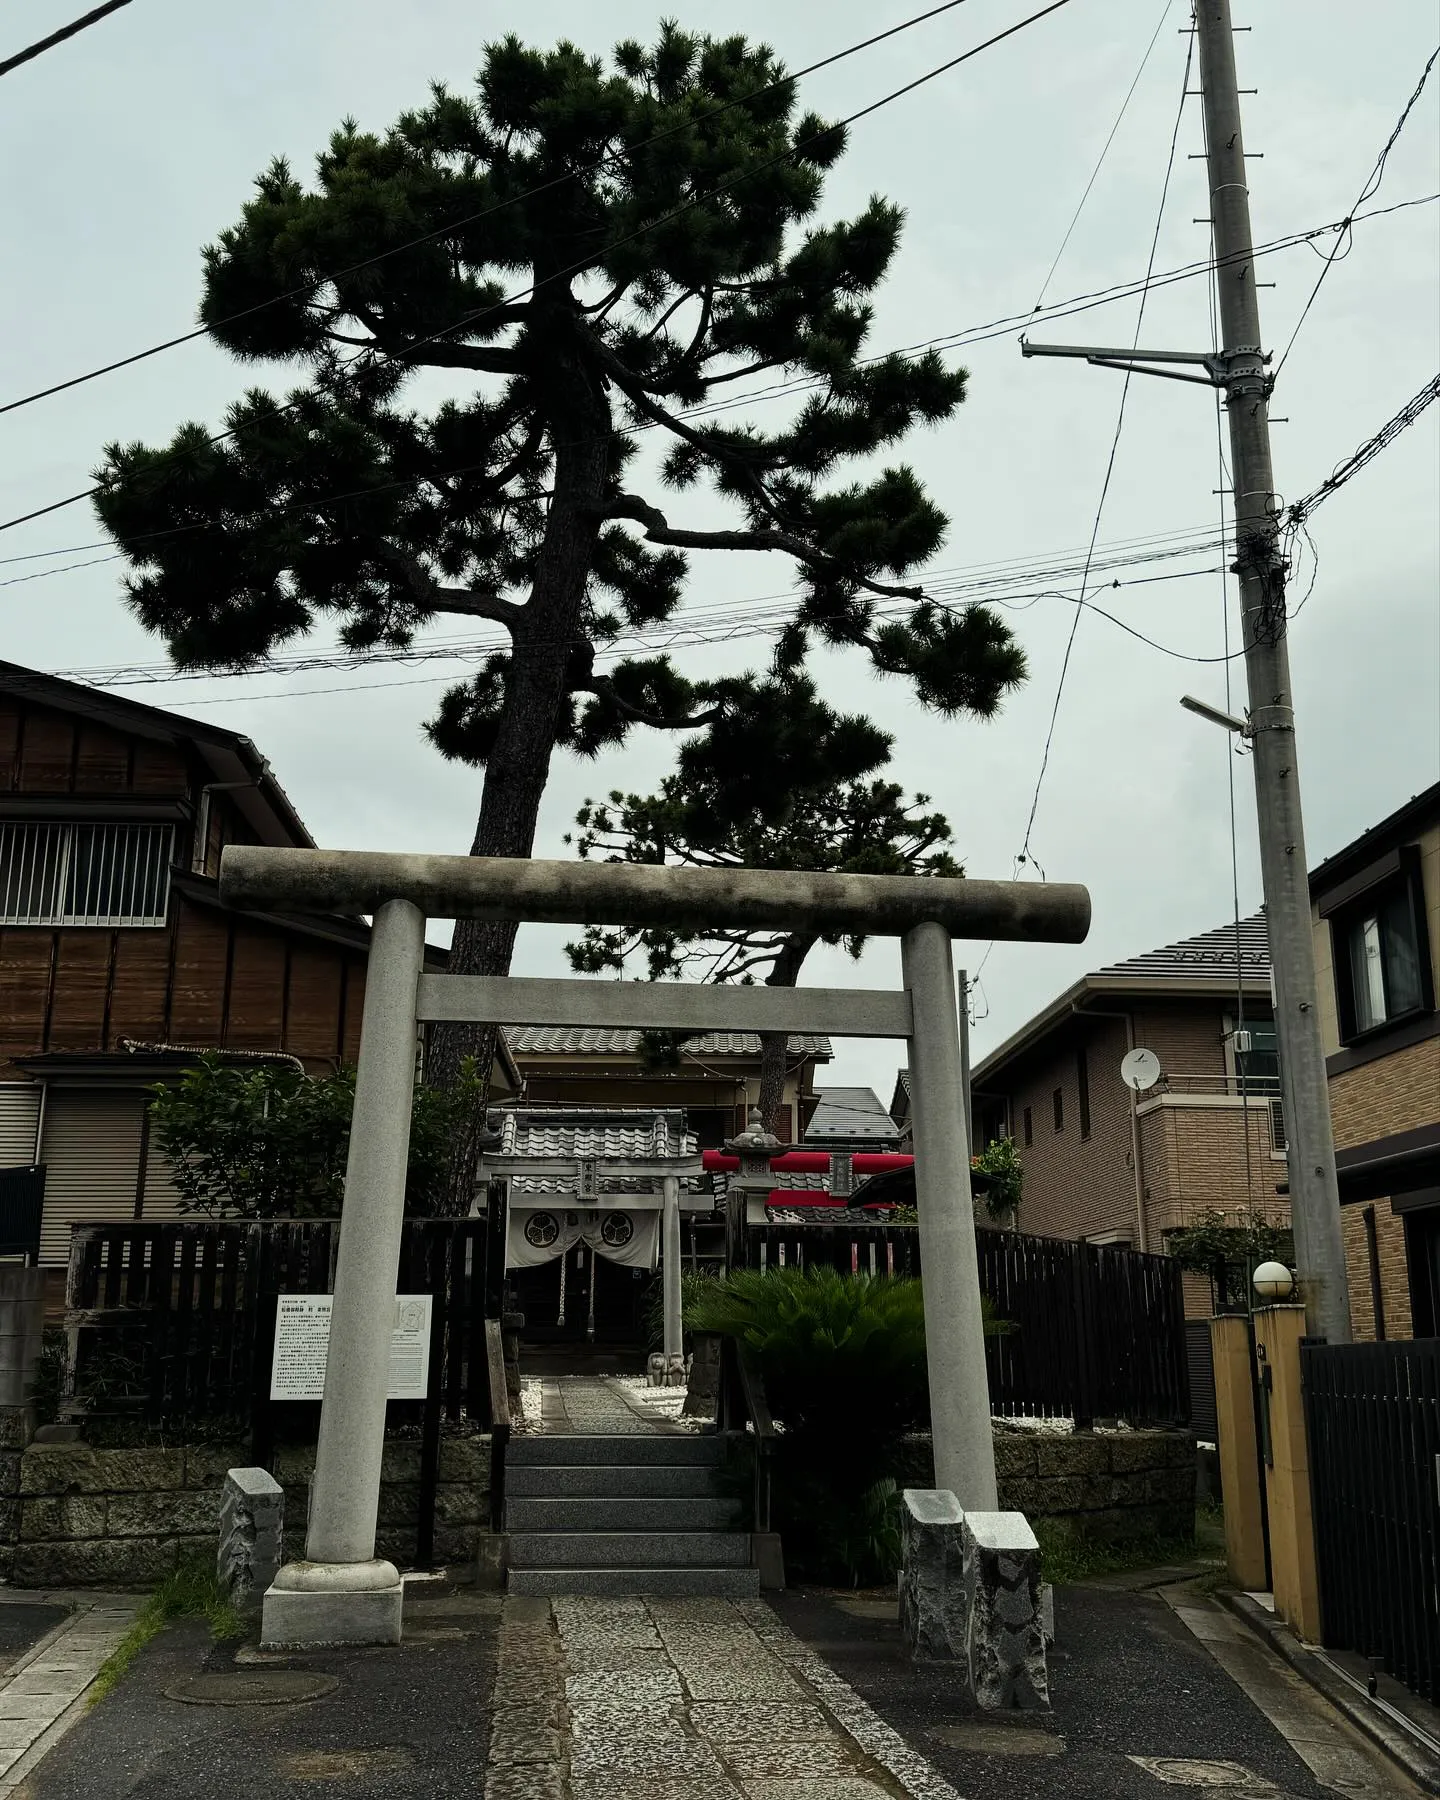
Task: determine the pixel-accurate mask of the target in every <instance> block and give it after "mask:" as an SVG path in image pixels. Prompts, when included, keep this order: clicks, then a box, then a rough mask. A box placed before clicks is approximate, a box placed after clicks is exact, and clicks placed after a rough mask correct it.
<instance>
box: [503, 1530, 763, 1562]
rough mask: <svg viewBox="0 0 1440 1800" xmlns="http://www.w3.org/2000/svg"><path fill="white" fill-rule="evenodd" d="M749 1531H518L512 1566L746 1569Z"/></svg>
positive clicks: (512, 1544) (511, 1552)
mask: <svg viewBox="0 0 1440 1800" xmlns="http://www.w3.org/2000/svg"><path fill="white" fill-rule="evenodd" d="M749 1561H750V1534H749V1533H748V1532H745V1531H512V1532H511V1533H510V1545H509V1565H510V1567H511V1568H512V1569H589V1568H595V1569H742V1568H745V1567H746V1566H747V1565H748V1564H749Z"/></svg>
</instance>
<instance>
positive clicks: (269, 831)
mask: <svg viewBox="0 0 1440 1800" xmlns="http://www.w3.org/2000/svg"><path fill="white" fill-rule="evenodd" d="M229 843H244V844H266V845H273V846H280V847H287V848H307V847H312V845H313V840H312V839H311V837H310V834H309V832H308V831H307V830H306V829H305V826H304V824H303V823H302V822H301V820H300V818H299V816H298V814H297V813H296V811H295V808H294V807H293V805H292V804H291V802H290V800H289V798H288V797H287V795H286V793H285V791H284V789H283V788H282V787H281V786H280V783H279V782H278V781H277V779H276V777H275V774H274V772H273V770H272V769H271V767H270V765H269V763H268V762H267V761H266V759H265V757H264V756H263V755H261V753H260V751H259V750H258V749H257V748H256V747H255V745H254V744H253V743H252V742H251V741H250V739H249V738H246V737H243V736H241V735H239V734H238V733H236V732H232V731H226V730H224V729H222V728H221V727H219V726H214V725H210V724H207V723H203V722H201V721H198V720H195V719H188V718H185V717H183V716H181V715H179V714H177V713H172V712H167V711H162V710H161V709H159V708H157V707H152V706H145V705H142V704H140V703H138V702H136V701H133V700H127V699H124V698H121V697H120V696H118V695H115V694H111V693H107V692H103V691H97V690H94V689H91V688H87V687H82V686H80V685H78V684H76V683H74V682H68V681H61V680H58V679H56V678H54V677H52V676H48V675H43V674H40V673H37V672H36V671H34V670H31V669H25V668H21V667H19V666H17V665H16V664H13V663H0V1170H5V1169H25V1168H34V1169H37V1170H39V1169H43V1171H44V1187H45V1198H44V1211H43V1224H42V1229H41V1235H40V1246H39V1255H40V1261H41V1263H42V1264H43V1265H46V1266H50V1267H54V1268H57V1269H58V1268H60V1267H63V1265H64V1263H65V1261H66V1258H67V1254H68V1244H69V1237H70V1227H71V1225H72V1223H74V1222H75V1221H77V1220H80V1219H85V1220H92V1221H93V1220H130V1219H150V1218H156V1217H169V1216H173V1214H174V1211H175V1197H174V1189H173V1186H172V1184H171V1182H170V1178H169V1172H168V1170H167V1168H166V1167H165V1164H164V1159H163V1157H161V1156H159V1154H158V1153H157V1152H156V1151H155V1150H154V1149H153V1148H152V1146H151V1145H150V1142H149V1116H148V1110H147V1106H146V1091H147V1089H148V1088H150V1087H151V1086H152V1085H153V1084H154V1083H155V1082H156V1081H159V1080H164V1079H167V1078H173V1077H174V1076H176V1075H177V1074H178V1073H179V1072H180V1071H181V1070H183V1069H184V1068H185V1067H187V1066H189V1065H191V1064H193V1062H194V1058H195V1053H196V1052H197V1051H200V1050H213V1051H219V1052H222V1053H223V1054H225V1055H227V1056H231V1057H234V1058H236V1059H253V1058H262V1059H272V1058H282V1059H285V1060H287V1061H290V1062H293V1063H295V1064H297V1065H298V1066H299V1067H301V1068H303V1069H304V1070H305V1071H306V1072H307V1073H310V1074H312V1075H313V1074H321V1073H326V1072H329V1071H332V1070H334V1069H337V1068H339V1067H340V1066H341V1065H342V1064H344V1063H353V1062H354V1060H355V1057H356V1055H357V1053H358V1050H359V1041H360V1016H361V1008H362V1004H363V1001H364V993H365V964H366V956H367V954H368V949H369V928H368V926H367V925H366V923H365V921H364V920H363V919H361V918H346V917H339V916H329V915H327V916H315V917H301V916H291V915H284V914H272V915H258V914H254V913H237V912H234V911H232V910H230V909H229V908H228V907H226V906H224V905H223V904H222V903H221V900H220V896H219V888H218V875H219V865H220V853H221V851H222V850H223V848H224V847H225V845H226V844H229ZM434 957H435V966H436V967H441V966H443V961H444V952H443V951H436V952H435V953H434ZM504 1067H505V1068H509V1067H510V1065H509V1063H508V1058H507V1059H505V1064H504ZM499 1073H500V1076H501V1079H500V1082H499V1085H498V1087H497V1096H498V1097H504V1096H505V1095H506V1094H507V1093H512V1092H513V1091H514V1086H515V1085H516V1084H515V1083H514V1082H511V1081H507V1080H505V1078H504V1069H503V1068H502V1070H501V1071H499Z"/></svg>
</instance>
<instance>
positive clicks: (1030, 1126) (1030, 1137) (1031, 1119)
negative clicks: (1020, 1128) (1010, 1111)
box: [1025, 1106, 1035, 1144]
mask: <svg viewBox="0 0 1440 1800" xmlns="http://www.w3.org/2000/svg"><path fill="white" fill-rule="evenodd" d="M1025 1142H1026V1143H1027V1144H1033V1143H1034V1142H1035V1115H1034V1113H1032V1112H1031V1110H1030V1108H1029V1107H1028V1106H1027V1107H1026V1108H1025Z"/></svg>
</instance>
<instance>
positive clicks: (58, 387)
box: [0, 0, 966, 414]
mask: <svg viewBox="0 0 1440 1800" xmlns="http://www.w3.org/2000/svg"><path fill="white" fill-rule="evenodd" d="M128 4H129V0H112V5H111V6H106V7H102V8H101V9H100V11H101V12H102V13H103V12H109V11H112V10H113V7H114V6H124V5H128ZM965 4H966V0H944V3H943V4H942V5H939V6H932V7H931V8H930V9H929V11H928V12H922V13H917V14H915V16H914V17H913V18H910V19H905V20H902V21H901V23H900V24H898V25H892V26H890V28H889V29H888V30H886V31H878V32H876V33H874V35H873V36H871V37H867V38H862V39H860V40H859V42H857V43H854V44H849V45H847V46H846V48H845V49H843V50H836V51H834V52H832V53H831V55H829V56H825V57H822V58H821V59H820V60H819V62H813V63H808V64H807V65H806V66H805V67H804V68H803V69H796V70H795V71H794V73H793V74H786V75H780V76H777V77H776V79H775V80H774V81H770V82H766V84H765V85H764V86H763V87H758V88H754V89H752V91H751V92H750V93H748V94H739V95H737V96H736V97H735V98H734V99H733V100H727V101H725V102H724V104H723V105H721V106H716V107H712V108H711V110H710V111H709V112H707V113H702V114H700V116H699V117H698V118H693V119H685V120H683V121H682V122H681V123H680V124H678V125H671V126H669V127H667V128H666V130H664V131H657V132H656V133H655V134H654V135H653V136H651V137H648V138H643V139H642V140H641V141H640V142H639V143H638V144H632V145H629V146H628V147H627V149H626V151H625V154H626V155H627V156H632V157H633V156H635V155H637V154H638V153H639V152H640V151H642V150H650V149H653V148H654V146H655V145H656V144H663V143H664V142H665V141H666V140H667V139H668V138H672V137H677V136H679V135H680V134H681V133H684V132H689V131H693V130H694V129H695V128H696V126H698V125H705V124H708V123H709V122H710V120H712V119H718V118H720V117H721V116H722V115H723V114H725V113H727V112H733V111H734V109H735V108H736V107H737V106H748V105H749V104H750V103H751V101H753V100H759V99H762V98H763V97H764V96H765V95H766V94H770V93H773V92H774V91H775V89H776V88H781V87H786V86H788V85H790V84H792V83H794V82H797V81H803V80H804V79H805V78H806V77H807V76H809V75H814V74H817V73H818V72H819V71H820V70H821V69H828V68H830V67H831V66H832V64H834V63H838V62H844V61H845V59H846V58H847V57H850V56H855V55H857V54H858V53H859V52H860V51H862V50H870V49H873V47H874V46H875V45H876V44H881V43H884V41H885V40H886V39H887V38H892V37H898V36H899V35H900V33H901V32H905V31H909V30H910V29H911V28H912V27H913V26H916V25H923V24H925V23H927V22H928V21H929V20H931V19H934V18H938V17H939V15H940V14H941V13H947V12H953V11H954V10H955V8H956V7H957V6H963V5H965ZM98 16H99V14H92V15H91V18H96V17H98ZM81 23H82V24H85V23H89V20H82V21H81ZM72 29H78V26H77V27H73V28H72ZM60 35H62V36H64V35H68V33H62V34H60ZM55 41H57V40H56V39H48V40H47V44H48V43H51V42H55ZM41 48H45V46H44V45H42V46H41ZM3 73H4V68H3V67H0V74H3ZM620 161H621V158H620V156H619V155H618V154H616V153H615V152H610V153H609V154H607V155H605V156H602V157H600V158H599V159H598V165H600V166H603V165H604V164H606V163H619V162H620ZM587 172H588V171H587ZM578 173H579V171H578V170H575V169H567V170H565V172H564V173H563V174H561V175H556V176H554V177H552V179H551V180H549V181H542V182H540V183H538V184H537V185H536V186H535V187H531V188H526V189H525V191H524V192H523V193H520V194H511V195H510V196H509V197H508V198H506V199H504V200H498V201H496V202H495V203H494V205H492V206H486V207H482V208H481V209H480V211H479V212H473V213H467V214H465V215H464V216H463V217H461V218H456V219H450V220H447V222H446V223H445V224H444V225H440V226H437V227H436V228H435V229H434V230H433V231H426V232H422V233H421V234H420V236H418V237H413V238H408V239H406V241H405V242H404V243H403V244H394V245H392V246H391V248H390V249H388V250H382V251H380V252H379V253H378V254H376V255H375V256H368V257H365V258H364V259H363V260H362V261H360V262H356V263H350V264H348V265H347V266H346V267H344V268H342V269H332V270H327V271H326V272H325V273H323V274H320V275H317V276H316V277H315V278H314V280H313V281H306V282H302V283H301V285H300V286H299V287H293V288H290V289H288V290H287V291H286V292H285V293H283V294H274V295H272V296H271V298H270V299H268V300H258V301H256V303H255V304H254V305H253V306H244V307H241V308H240V310H239V311H238V312H233V313H227V314H226V315H225V317H224V318H222V319H213V320H211V322H210V323H209V324H208V325H200V326H197V327H196V328H195V330H193V331H186V332H182V333H180V335H179V336H177V337H172V338H166V339H165V340H164V341H163V342H162V343H158V344H152V345H151V346H150V347H149V348H148V349H146V350H136V351H134V352H133V353H132V354H131V355H129V356H122V357H119V358H117V359H116V360H115V361H114V362H108V363H105V364H103V365H102V366H101V367H99V368H96V369H90V370H88V371H87V372H86V373H85V374H83V375H73V376H71V377H70V379H69V380H67V381H57V382H55V383H54V384H53V385H51V386H50V387H45V388H39V389H37V390H36V392H34V393H33V394H25V395H23V396H22V397H21V398H20V399H18V400H9V401H7V402H6V403H5V404H4V405H3V406H0V414H4V413H8V412H15V411H16V410H17V409H18V408H20V407H22V406H31V405H33V404H34V402H35V401H37V400H45V399H48V398H49V397H50V396H51V395H52V394H63V393H65V392H66V390H67V389H69V388H75V387H82V386H84V384H85V383H86V382H89V381H96V380H98V379H99V377H100V376H102V375H110V374H113V373H114V371H115V370H116V369H127V368H129V367H130V366H131V364H133V363H138V362H145V361H147V360H148V359H149V358H150V357H152V356H159V355H161V354H162V353H163V352H164V351H166V350H174V349H176V348H177V347H178V346H179V345H181V344H189V343H193V342H194V341H195V339H196V338H202V337H208V336H209V335H210V334H211V332H214V331H219V330H221V329H223V328H224V327H225V326H227V325H238V324H239V323H240V321H241V320H242V319H249V318H253V317H254V315H255V314H256V313H261V312H265V311H266V310H267V309H268V308H269V307H272V306H283V305H284V304H285V302H286V301H288V300H298V299H300V298H301V297H302V296H304V295H307V294H313V293H315V292H316V290H317V289H319V288H322V287H326V286H328V285H330V284H331V283H334V282H337V281H344V280H346V279H347V278H348V277H349V276H351V275H359V274H360V273H362V272H363V271H364V270H365V269H373V268H375V267H376V266H377V265H378V264H380V263H383V262H387V261H388V260H389V259H390V258H391V257H392V256H403V255H404V254H405V252H406V251H408V250H418V249H421V248H423V247H424V245H426V244H432V243H434V242H435V240H436V239H437V238H443V237H448V236H449V235H450V234H451V233H452V232H456V231H464V230H466V229H468V227H470V226H471V225H478V224H479V223H480V222H481V221H482V220H484V219H489V218H492V217H493V216H494V215H495V214H496V213H499V212H503V211H504V210H505V209H506V208H507V207H510V206H520V205H523V204H524V202H526V201H527V200H535V199H538V198H539V197H540V195H542V194H547V193H549V192H550V191H551V190H552V189H554V188H557V187H563V186H564V185H565V184H566V182H569V181H573V180H575V178H576V176H577V174H578Z"/></svg>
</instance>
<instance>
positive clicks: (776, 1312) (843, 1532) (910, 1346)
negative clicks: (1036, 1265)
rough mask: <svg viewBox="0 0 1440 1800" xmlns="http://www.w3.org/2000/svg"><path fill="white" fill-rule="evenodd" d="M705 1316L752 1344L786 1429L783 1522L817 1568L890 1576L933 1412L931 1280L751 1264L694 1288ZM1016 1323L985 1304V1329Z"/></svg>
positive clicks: (693, 1319)
mask: <svg viewBox="0 0 1440 1800" xmlns="http://www.w3.org/2000/svg"><path fill="white" fill-rule="evenodd" d="M685 1318H686V1324H687V1326H688V1327H690V1328H691V1329H693V1330H697V1331H713V1332H719V1333H721V1334H723V1335H725V1336H727V1337H733V1338H738V1339H739V1340H740V1341H741V1342H742V1343H744V1344H745V1345H747V1346H748V1348H749V1349H750V1350H751V1351H752V1352H753V1354H754V1356H755V1359H756V1361H757V1363H758V1365H759V1368H760V1372H761V1375H762V1377H763V1379H764V1382H765V1393H766V1398H767V1399H768V1401H769V1403H770V1410H771V1412H772V1413H773V1415H774V1416H775V1418H776V1420H777V1421H778V1422H779V1423H780V1424H781V1425H782V1426H783V1434H782V1436H781V1438H780V1440H779V1443H778V1444H777V1446H776V1466H775V1494H774V1508H775V1522H776V1526H777V1528H778V1529H779V1530H780V1532H781V1533H782V1534H783V1536H784V1539H785V1554H786V1560H787V1562H788V1563H789V1564H790V1566H791V1567H792V1568H793V1569H794V1570H795V1571H796V1572H797V1573H799V1574H802V1575H805V1576H807V1577H809V1578H810V1579H812V1580H836V1579H843V1580H845V1581H847V1582H849V1583H852V1584H859V1583H861V1582H868V1581H876V1580H886V1579H888V1578H889V1577H890V1576H891V1575H893V1574H894V1572H895V1568H896V1567H897V1565H898V1563H899V1555H900V1531H899V1490H898V1487H897V1485H896V1479H895V1477H896V1475H897V1473H898V1472H899V1471H900V1469H901V1468H902V1466H903V1463H904V1441H905V1439H906V1438H907V1437H908V1436H909V1435H910V1434H912V1433H914V1432H915V1431H917V1430H920V1429H922V1428H923V1427H924V1426H925V1425H926V1424H927V1423H928V1421H929V1409H930V1399H929V1384H928V1376H927V1370H926V1363H925V1306H924V1298H923V1293H922V1289H921V1284H920V1283H919V1282H918V1281H913V1280H909V1279H905V1278H901V1277H894V1276H873V1275H845V1274H841V1273H840V1272H839V1271H838V1270H835V1269H831V1268H817V1269H770V1270H767V1271H766V1272H764V1273H763V1274H762V1273H761V1272H759V1271H758V1270H753V1269H739V1270H735V1271H733V1272H732V1273H731V1274H730V1275H728V1276H726V1277H725V1278H724V1280H722V1281H715V1282H709V1283H706V1284H704V1285H703V1286H699V1287H697V1288H695V1289H694V1290H692V1291H691V1292H690V1293H689V1294H688V1295H687V1300H686V1314H685ZM1005 1329H1006V1327H1005V1326H1004V1325H1003V1324H1001V1323H1000V1322H999V1321H997V1320H995V1319H994V1317H993V1316H992V1314H991V1313H990V1311H989V1308H988V1306H987V1308H986V1331H987V1333H990V1334H994V1333H997V1332H1000V1331H1003V1330H1005Z"/></svg>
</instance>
